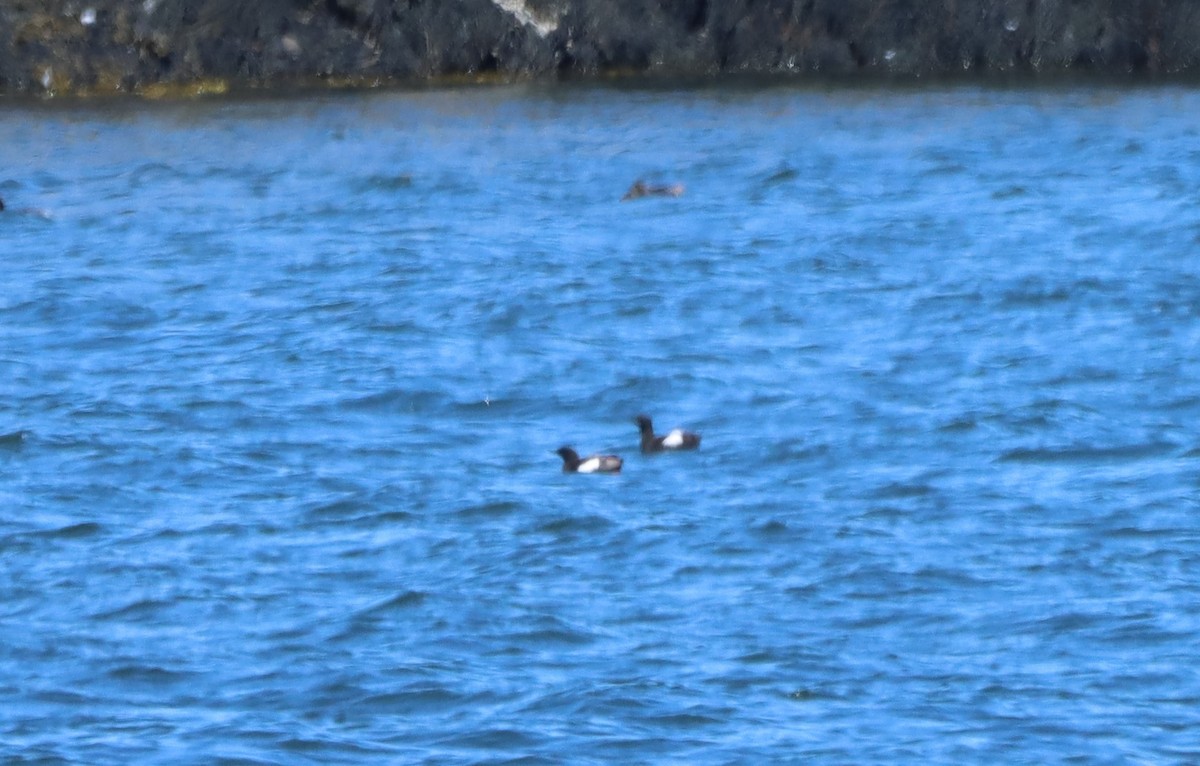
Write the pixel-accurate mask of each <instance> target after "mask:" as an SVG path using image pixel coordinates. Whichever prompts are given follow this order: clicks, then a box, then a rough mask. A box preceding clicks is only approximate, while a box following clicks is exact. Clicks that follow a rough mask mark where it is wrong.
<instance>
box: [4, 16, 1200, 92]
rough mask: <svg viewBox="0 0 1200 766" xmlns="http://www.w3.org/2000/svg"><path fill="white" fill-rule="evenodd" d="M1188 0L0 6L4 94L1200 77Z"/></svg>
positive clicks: (1198, 24)
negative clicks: (770, 78)
mask: <svg viewBox="0 0 1200 766" xmlns="http://www.w3.org/2000/svg"><path fill="white" fill-rule="evenodd" d="M1198 68H1200V3H1195V2H1193V1H1192V0H1139V1H1138V2H1129V0H941V2H936V3H930V2H926V1H925V0H722V1H721V2H717V0H255V1H254V2H246V1H245V0H43V1H42V2H36V3H35V2H28V1H23V0H0V92H4V93H9V94H42V93H48V92H49V93H71V92H80V93H88V92H98V93H106V92H123V91H143V92H152V91H153V89H155V88H166V89H167V90H165V91H163V92H167V93H170V92H172V91H171V90H170V88H171V87H178V88H181V89H186V88H189V87H192V86H194V85H195V84H196V83H204V82H209V83H218V84H219V85H220V87H217V88H216V89H218V90H219V89H220V88H223V87H233V88H256V87H270V86H273V85H277V84H281V85H289V84H312V83H315V82H319V81H328V82H332V83H335V84H351V85H353V84H369V83H374V82H383V81H419V80H425V79H429V78H437V77H441V76H447V75H449V76H459V75H467V76H488V75H493V74H494V75H497V76H503V77H513V76H541V77H554V76H558V75H583V76H589V75H595V74H602V73H609V72H620V73H637V72H646V73H657V74H687V75H711V74H716V73H725V72H729V73H738V72H743V73H762V74H786V75H791V76H807V77H811V76H826V75H829V76H838V77H847V76H862V75H865V76H876V77H877V76H887V77H893V78H915V77H926V76H945V75H952V74H957V75H961V74H962V73H964V72H965V73H970V74H990V73H1002V74H1017V75H1039V74H1054V73H1065V72H1086V73H1098V74H1122V75H1124V74H1153V75H1157V76H1171V75H1181V74H1193V73H1196V72H1197V70H1198Z"/></svg>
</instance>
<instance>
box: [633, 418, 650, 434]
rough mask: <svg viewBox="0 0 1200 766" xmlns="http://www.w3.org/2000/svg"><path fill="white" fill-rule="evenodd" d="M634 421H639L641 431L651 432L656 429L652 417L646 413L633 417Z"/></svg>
mask: <svg viewBox="0 0 1200 766" xmlns="http://www.w3.org/2000/svg"><path fill="white" fill-rule="evenodd" d="M633 422H635V423H637V426H638V430H639V431H642V432H651V433H653V431H654V424H653V423H651V422H650V418H648V417H647V416H645V415H638V416H637V417H636V418H634V419H633Z"/></svg>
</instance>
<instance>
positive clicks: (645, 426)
mask: <svg viewBox="0 0 1200 766" xmlns="http://www.w3.org/2000/svg"><path fill="white" fill-rule="evenodd" d="M634 422H635V423H637V426H638V430H639V431H641V432H642V452H663V451H666V450H679V449H696V448H697V447H699V446H700V434H694V433H692V432H691V431H684V430H683V429H682V428H676V429H674V430H672V431H670V432H668V433H667V434H666V435H664V436H655V435H654V424H653V423H651V422H650V418H648V417H646V416H645V415H638V416H637V417H636V418H634Z"/></svg>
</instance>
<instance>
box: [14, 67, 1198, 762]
mask: <svg viewBox="0 0 1200 766" xmlns="http://www.w3.org/2000/svg"><path fill="white" fill-rule="evenodd" d="M1197 115H1200V92H1196V91H1192V90H1186V89H1171V88H1157V89H1143V90H1124V89H1116V88H1082V87H1081V88H1068V89H1042V90H986V89H985V90H978V89H972V88H951V89H937V88H934V89H928V90H904V91H888V90H881V89H847V90H820V89H811V90H792V89H783V88H769V89H742V88H732V87H730V88H722V89H707V90H678V91H676V90H634V91H628V90H619V89H589V88H559V89H555V88H543V87H529V86H526V87H512V88H496V89H462V90H449V91H430V92H417V93H392V94H386V95H368V96H336V97H317V98H309V99H302V98H297V99H290V100H270V101H259V102H251V103H241V102H202V103H196V104H186V105H161V104H121V105H119V106H115V107H114V106H103V105H95V106H89V105H85V106H75V107H64V106H55V105H49V106H28V105H26V106H16V105H12V104H9V105H6V106H3V107H0V196H3V198H4V199H5V202H6V203H7V207H8V209H7V210H6V211H5V212H4V213H2V214H0V250H2V255H0V259H2V263H3V270H2V272H0V509H2V510H0V595H2V598H0V760H3V761H4V762H30V763H80V764H129V763H160V764H179V763H196V764H302V763H321V764H325V763H366V762H379V763H413V764H468V763H510V762H512V763H528V764H536V763H545V764H559V763H645V764H664V763H680V764H684V763H686V764H726V763H770V762H789V761H796V762H812V763H902V762H918V761H919V762H928V763H939V764H959V763H971V762H975V763H995V762H1023V763H1038V764H1044V763H1065V762H1077V763H1130V762H1138V763H1173V762H1179V763H1186V762H1196V761H1197V760H1200V734H1198V732H1200V671H1198V670H1197V669H1196V668H1197V662H1196V653H1197V648H1198V647H1200V518H1198V516H1197V513H1198V508H1197V495H1198V491H1197V489H1198V486H1200V482H1198V469H1200V464H1198V458H1200V437H1198V436H1197V433H1196V429H1197V423H1198V422H1200V391H1198V388H1197V384H1198V380H1200V258H1198V255H1200V252H1198V251H1200V246H1198V242H1200V206H1198V204H1197V202H1198V199H1200V123H1198V122H1197V119H1196V118H1197ZM637 178H645V179H647V180H649V181H652V182H659V183H682V184H683V185H684V186H685V187H686V192H685V193H684V195H683V196H682V197H679V198H669V199H659V198H654V199H643V200H638V201H633V202H625V203H622V202H620V201H619V200H620V197H621V195H622V194H623V193H624V191H625V189H626V188H628V186H629V185H630V184H631V183H632V182H633V181H634V180H635V179H637ZM639 412H645V413H647V414H650V415H652V416H654V417H655V420H656V424H657V425H658V426H659V427H660V430H665V429H667V428H670V427H673V426H686V427H689V428H692V429H694V430H697V431H699V432H701V433H702V434H703V444H702V447H701V449H700V450H699V451H697V452H694V453H689V454H678V455H661V456H652V457H643V456H642V455H641V454H639V452H638V446H637V431H636V428H635V427H634V425H633V422H632V419H633V417H634V416H635V415H637V414H638V413H639ZM562 444H573V445H575V446H576V447H577V448H578V449H579V450H580V451H583V452H585V453H588V452H593V451H605V452H617V453H619V454H621V455H622V456H623V457H624V458H625V470H624V472H623V473H622V474H620V475H619V476H581V475H565V474H563V473H562V472H561V470H560V462H559V459H558V457H557V456H556V455H554V454H553V451H554V450H555V449H556V448H557V447H559V446H560V445H562Z"/></svg>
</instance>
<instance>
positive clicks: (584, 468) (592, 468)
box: [576, 457, 600, 473]
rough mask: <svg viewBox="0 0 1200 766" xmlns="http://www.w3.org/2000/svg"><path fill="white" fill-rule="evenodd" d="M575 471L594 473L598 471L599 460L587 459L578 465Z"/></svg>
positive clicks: (595, 458)
mask: <svg viewBox="0 0 1200 766" xmlns="http://www.w3.org/2000/svg"><path fill="white" fill-rule="evenodd" d="M576 470H577V471H579V473H595V472H596V471H599V470H600V458H598V457H589V458H588V459H587V460H585V461H583V462H582V463H580V464H579V468H577V469H576Z"/></svg>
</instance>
